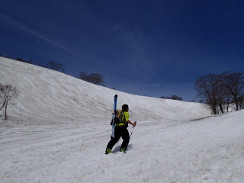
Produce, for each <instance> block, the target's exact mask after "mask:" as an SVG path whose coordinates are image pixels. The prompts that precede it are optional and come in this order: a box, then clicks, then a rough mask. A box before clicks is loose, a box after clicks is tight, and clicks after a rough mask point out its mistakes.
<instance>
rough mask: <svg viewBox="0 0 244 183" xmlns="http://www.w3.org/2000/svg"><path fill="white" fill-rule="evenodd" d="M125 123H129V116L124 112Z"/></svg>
mask: <svg viewBox="0 0 244 183" xmlns="http://www.w3.org/2000/svg"><path fill="white" fill-rule="evenodd" d="M124 115H125V120H126V122H127V121H129V118H130V115H129V113H128V112H124Z"/></svg>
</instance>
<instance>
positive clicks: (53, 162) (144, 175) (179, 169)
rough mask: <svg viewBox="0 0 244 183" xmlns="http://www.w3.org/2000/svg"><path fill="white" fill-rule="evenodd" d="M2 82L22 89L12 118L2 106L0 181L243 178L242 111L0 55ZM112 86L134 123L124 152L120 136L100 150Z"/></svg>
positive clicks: (166, 182) (179, 182) (205, 182)
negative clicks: (128, 89)
mask: <svg viewBox="0 0 244 183" xmlns="http://www.w3.org/2000/svg"><path fill="white" fill-rule="evenodd" d="M3 68H4V69H3ZM0 82H1V83H3V84H5V83H8V84H13V85H14V86H17V87H18V89H19V90H20V96H19V97H18V98H17V99H16V101H15V102H14V103H12V105H11V107H9V115H10V118H9V120H8V121H5V120H2V118H3V116H2V113H0V182H1V183H12V182H14V183H26V182H33V183H39V182H40V183H41V182H43V183H47V182H50V183H51V182H57V183H66V182H68V183H73V182H74V183H76V182H89V183H90V182H92V183H101V182H104V183H114V182H118V183H120V182H123V183H124V182H127V183H135V182H140V183H141V182H152V183H157V182H158V183H243V180H244V143H243V142H244V120H243V119H244V111H240V112H233V113H229V114H227V115H222V116H218V117H214V116H212V117H209V110H208V109H207V108H206V106H204V105H202V104H196V103H188V102H178V101H172V100H162V99H156V98H149V97H142V96H136V95H130V94H126V93H122V92H118V91H114V90H110V89H107V88H104V87H100V86H95V85H91V84H89V83H86V82H84V81H81V80H78V79H75V78H72V77H70V76H67V75H64V74H62V73H58V72H54V71H51V70H48V69H44V68H41V67H36V66H33V65H30V64H24V63H21V62H16V61H12V60H11V59H5V58H2V57H0ZM115 93H116V94H118V96H119V105H118V106H121V105H122V104H123V103H128V104H129V106H130V109H131V111H130V113H131V119H132V120H138V123H137V124H138V125H137V127H135V128H134V131H133V135H132V136H131V141H130V144H129V146H128V151H127V153H126V154H123V153H121V152H119V151H118V149H119V146H120V144H121V142H122V140H120V141H119V143H118V146H117V147H115V148H114V149H113V153H112V154H109V155H105V154H104V151H105V147H106V145H107V143H108V141H109V139H110V135H111V127H110V125H109V122H110V120H111V110H112V108H113V104H112V100H113V96H114V94H115ZM131 130H132V128H131V127H129V131H131Z"/></svg>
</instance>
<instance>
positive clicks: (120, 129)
mask: <svg viewBox="0 0 244 183" xmlns="http://www.w3.org/2000/svg"><path fill="white" fill-rule="evenodd" d="M114 133H115V134H114V138H113V137H112V136H111V140H110V141H109V142H108V145H107V148H109V149H112V148H113V146H114V145H115V144H116V143H117V142H118V140H119V138H120V137H122V139H123V143H122V145H121V147H120V148H127V146H128V144H129V141H130V135H129V132H128V130H127V126H115V130H114Z"/></svg>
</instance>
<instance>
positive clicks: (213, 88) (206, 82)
mask: <svg viewBox="0 0 244 183" xmlns="http://www.w3.org/2000/svg"><path fill="white" fill-rule="evenodd" d="M217 83H218V76H217V75H215V74H208V75H205V76H202V77H200V78H199V79H198V80H197V81H196V82H195V86H196V89H197V91H198V95H199V96H200V97H203V98H205V100H206V103H207V104H208V105H209V106H210V107H211V109H212V112H213V114H217V105H218V96H217V92H218V85H217Z"/></svg>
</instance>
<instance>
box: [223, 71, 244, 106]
mask: <svg viewBox="0 0 244 183" xmlns="http://www.w3.org/2000/svg"><path fill="white" fill-rule="evenodd" d="M221 78H222V83H223V85H224V86H225V88H226V89H227V90H228V94H229V95H231V96H232V97H233V101H234V103H235V105H236V110H237V111H238V110H239V106H240V105H239V104H240V102H241V100H242V95H243V89H244V82H243V79H244V76H243V73H241V72H224V73H222V74H221Z"/></svg>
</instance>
